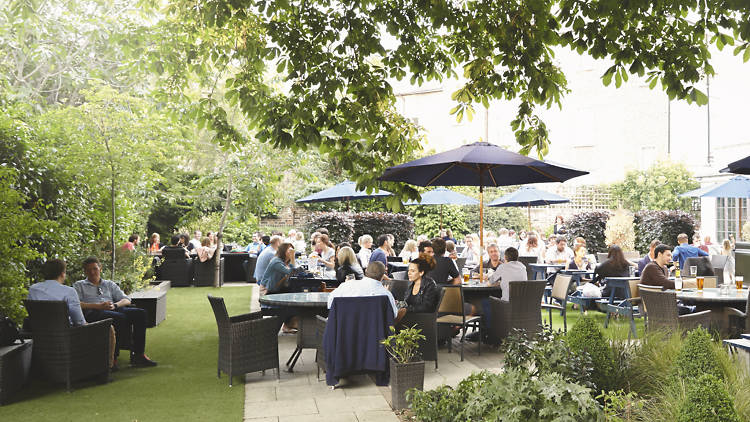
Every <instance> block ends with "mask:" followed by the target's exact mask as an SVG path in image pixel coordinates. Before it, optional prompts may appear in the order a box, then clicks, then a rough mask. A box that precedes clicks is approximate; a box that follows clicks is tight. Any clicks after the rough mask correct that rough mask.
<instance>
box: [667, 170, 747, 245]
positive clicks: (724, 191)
mask: <svg viewBox="0 0 750 422" xmlns="http://www.w3.org/2000/svg"><path fill="white" fill-rule="evenodd" d="M740 161H742V160H740ZM680 197H681V198H750V178H747V177H745V176H734V177H733V178H731V179H729V180H727V181H726V182H721V183H716V184H714V185H710V186H704V187H702V188H698V189H693V190H691V191H688V192H685V193H683V194H680ZM739 230H740V232H742V213H739Z"/></svg>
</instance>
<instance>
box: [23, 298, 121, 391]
mask: <svg viewBox="0 0 750 422" xmlns="http://www.w3.org/2000/svg"><path fill="white" fill-rule="evenodd" d="M24 305H25V306H26V310H27V311H29V323H30V324H31V330H32V331H31V337H32V339H33V340H34V345H33V349H32V364H31V365H32V370H33V371H34V372H35V373H36V374H40V375H42V376H44V377H46V378H48V379H50V380H52V381H55V382H65V386H66V388H67V389H68V391H70V390H71V384H72V383H73V381H77V380H80V379H85V378H91V377H98V379H99V380H100V381H101V382H102V383H107V382H108V381H109V359H110V355H111V353H112V351H111V349H110V342H109V339H110V329H111V326H112V320H111V319H105V320H102V321H98V322H94V323H89V324H86V325H79V326H77V327H71V326H70V320H69V318H68V305H67V304H66V303H65V302H64V301H52V300H24Z"/></svg>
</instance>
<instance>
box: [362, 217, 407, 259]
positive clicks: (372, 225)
mask: <svg viewBox="0 0 750 422" xmlns="http://www.w3.org/2000/svg"><path fill="white" fill-rule="evenodd" d="M352 219H353V221H354V235H353V238H354V240H356V239H359V237H360V236H362V235H364V234H369V235H370V236H372V238H373V239H377V238H378V236H380V235H381V234H389V233H390V234H392V235H393V237H394V239H395V240H396V244H395V245H394V248H395V249H397V250H398V249H401V248H402V247H403V246H404V243H405V242H406V241H407V240H409V239H411V238H412V237H413V236H414V219H412V217H411V216H409V215H406V214H394V213H388V212H358V213H355V214H352Z"/></svg>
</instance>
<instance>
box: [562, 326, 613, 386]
mask: <svg viewBox="0 0 750 422" xmlns="http://www.w3.org/2000/svg"><path fill="white" fill-rule="evenodd" d="M566 341H567V342H568V345H570V348H571V349H573V350H575V351H578V352H579V353H587V354H588V355H589V356H590V357H591V363H592V365H593V368H594V369H593V371H592V372H591V381H592V382H593V383H594V385H595V386H596V388H597V389H598V390H604V391H609V390H614V389H615V388H616V387H617V386H616V384H617V381H615V380H612V378H611V377H612V376H613V375H615V373H614V372H615V371H614V367H615V364H614V359H613V358H612V350H611V349H610V347H609V344H608V343H607V339H605V338H604V334H603V333H602V331H601V330H600V329H599V324H597V323H596V321H595V320H594V318H592V317H583V318H581V319H579V320H578V322H577V323H576V325H574V326H573V328H571V329H570V331H569V332H568V334H567V336H566Z"/></svg>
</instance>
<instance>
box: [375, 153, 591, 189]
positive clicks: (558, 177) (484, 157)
mask: <svg viewBox="0 0 750 422" xmlns="http://www.w3.org/2000/svg"><path fill="white" fill-rule="evenodd" d="M585 174H588V172H587V171H581V170H577V169H573V168H569V167H565V166H561V165H557V164H553V163H550V162H545V161H539V160H535V159H533V158H530V157H527V156H525V155H521V154H517V153H515V152H512V151H508V150H506V149H503V148H500V147H499V146H497V145H494V144H490V143H488V142H475V143H473V144H468V145H463V146H461V147H459V148H456V149H452V150H449V151H445V152H441V153H438V154H435V155H430V156H429V157H424V158H420V159H418V160H414V161H409V162H408V163H404V164H399V165H397V166H393V167H389V168H388V169H386V171H385V173H383V175H382V176H380V178H379V179H380V180H386V181H392V182H406V183H411V184H413V185H417V186H509V185H524V184H528V183H544V182H564V181H565V180H568V179H572V178H573V177H578V176H583V175H585Z"/></svg>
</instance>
